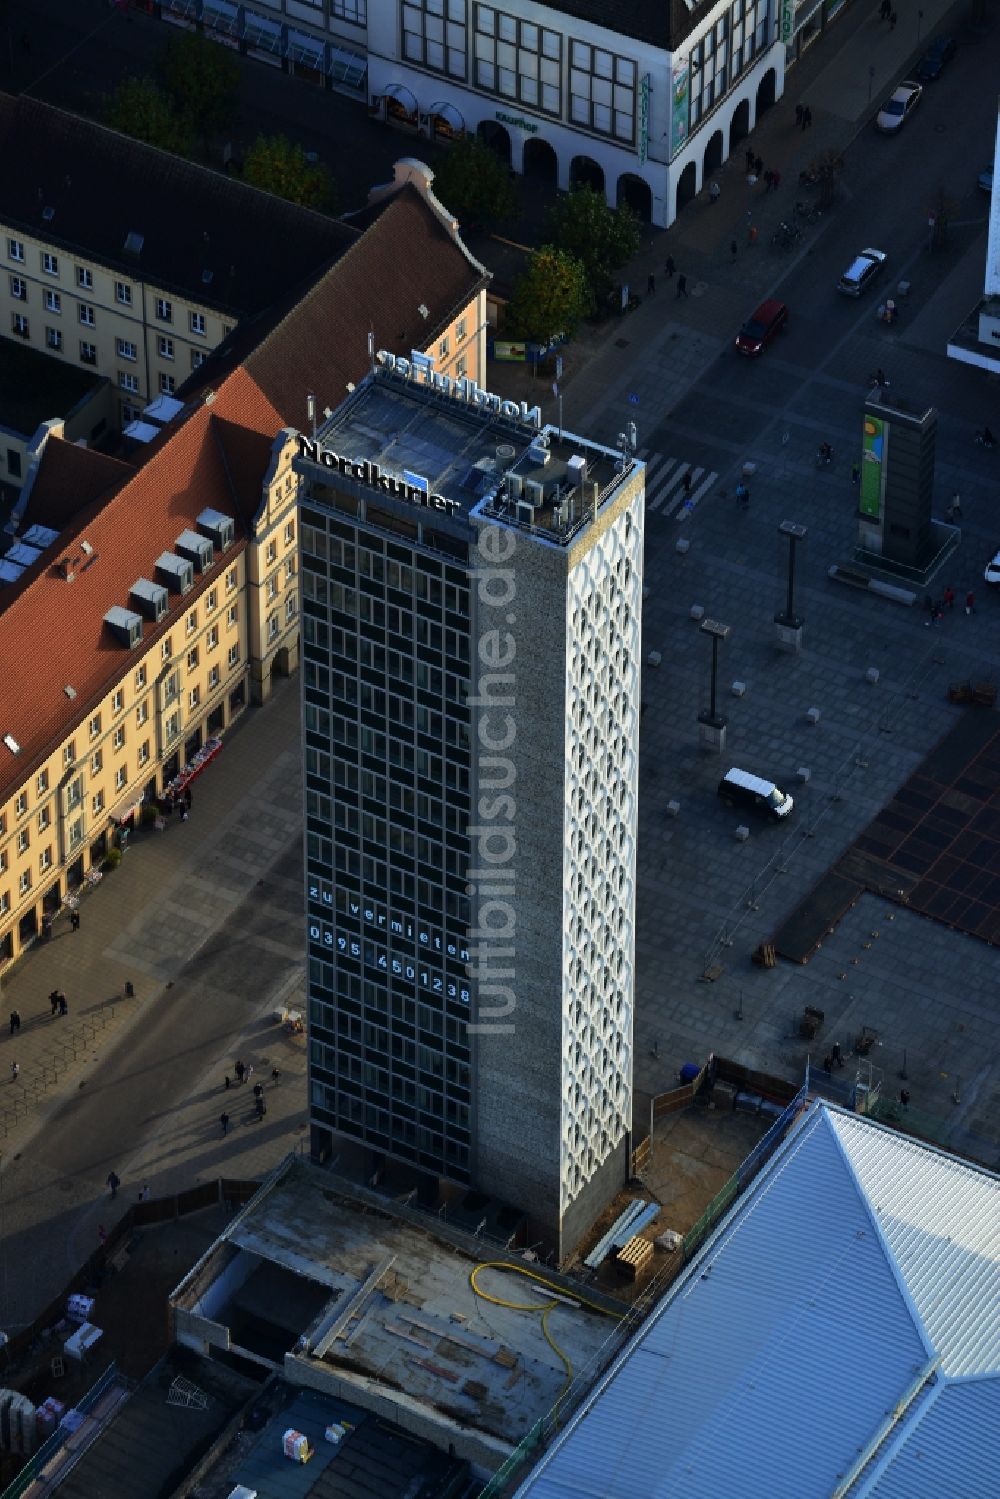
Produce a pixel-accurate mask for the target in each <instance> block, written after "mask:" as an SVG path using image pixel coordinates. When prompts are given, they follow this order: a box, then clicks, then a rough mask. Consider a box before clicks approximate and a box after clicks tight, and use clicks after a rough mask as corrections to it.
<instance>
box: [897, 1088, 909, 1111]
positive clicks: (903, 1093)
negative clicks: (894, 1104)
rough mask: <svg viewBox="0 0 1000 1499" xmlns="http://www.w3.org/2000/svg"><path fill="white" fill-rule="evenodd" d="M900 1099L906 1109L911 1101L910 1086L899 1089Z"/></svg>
mask: <svg viewBox="0 0 1000 1499" xmlns="http://www.w3.org/2000/svg"><path fill="white" fill-rule="evenodd" d="M899 1101H900V1103H901V1104H902V1105H903V1108H904V1109H905V1108H906V1107H907V1105H908V1104H909V1102H910V1090H909V1088H900V1090H899Z"/></svg>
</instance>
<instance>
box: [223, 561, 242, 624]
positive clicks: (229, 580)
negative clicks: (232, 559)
mask: <svg viewBox="0 0 1000 1499" xmlns="http://www.w3.org/2000/svg"><path fill="white" fill-rule="evenodd" d="M239 580H240V575H239V571H238V569H237V568H235V567H231V568H230V569H229V571H228V572H227V573H226V592H227V593H232V591H233V589H234V588H235V587H236V586H237V584H238V583H239ZM230 623H232V621H230Z"/></svg>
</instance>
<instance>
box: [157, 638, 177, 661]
mask: <svg viewBox="0 0 1000 1499" xmlns="http://www.w3.org/2000/svg"><path fill="white" fill-rule="evenodd" d="M173 653H174V652H173V643H172V641H171V639H170V636H169V635H166V636H164V638H163V639H162V640H161V641H160V660H161V661H169V660H170V657H171V656H172V655H173Z"/></svg>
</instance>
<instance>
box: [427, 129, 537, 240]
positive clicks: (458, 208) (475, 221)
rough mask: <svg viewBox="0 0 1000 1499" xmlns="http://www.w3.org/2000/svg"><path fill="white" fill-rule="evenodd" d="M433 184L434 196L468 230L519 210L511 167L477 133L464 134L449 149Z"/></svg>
mask: <svg viewBox="0 0 1000 1499" xmlns="http://www.w3.org/2000/svg"><path fill="white" fill-rule="evenodd" d="M433 186H434V196H435V197H436V198H438V199H439V200H440V202H441V203H443V204H444V206H445V208H447V210H448V212H449V213H453V214H454V215H455V217H456V219H458V222H459V223H460V224H462V225H464V226H465V227H466V228H468V229H479V228H482V227H483V225H484V224H492V223H495V222H496V221H497V220H499V219H509V218H513V216H514V215H515V214H516V213H517V207H518V197H517V188H516V187H515V186H514V182H513V179H512V177H511V174H510V171H509V169H508V168H507V167H506V166H505V165H504V163H503V162H502V161H501V160H500V158H499V156H498V155H497V154H496V152H495V151H492V150H491V149H490V147H489V146H487V145H484V143H483V142H482V141H481V140H480V139H479V138H478V136H475V135H464V136H462V137H461V138H460V139H459V140H457V141H455V143H454V145H452V146H450V147H449V148H448V154H447V155H446V156H445V158H444V160H443V161H442V162H441V165H440V166H439V167H438V168H437V170H436V171H435V173H434V184H433Z"/></svg>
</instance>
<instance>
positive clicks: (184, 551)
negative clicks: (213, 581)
mask: <svg viewBox="0 0 1000 1499" xmlns="http://www.w3.org/2000/svg"><path fill="white" fill-rule="evenodd" d="M174 551H175V552H176V553H177V555H178V557H186V558H187V560H188V561H189V562H191V563H193V565H194V566H195V567H196V568H197V569H198V571H199V572H200V573H207V572H208V570H209V568H210V567H211V566H212V563H213V562H214V561H215V546H214V545H213V542H212V538H211V537H210V536H199V535H198V532H197V531H182V532H181V534H180V535H179V536H178V538H177V540H176V541H175V542H174Z"/></svg>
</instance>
